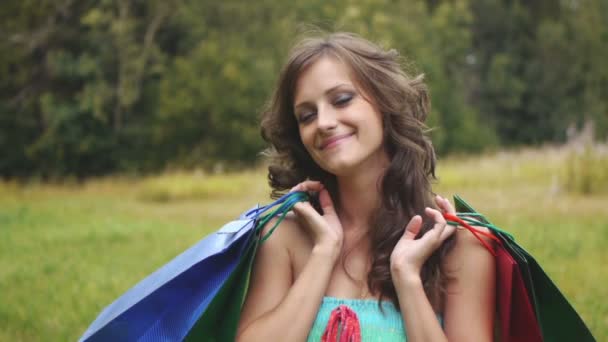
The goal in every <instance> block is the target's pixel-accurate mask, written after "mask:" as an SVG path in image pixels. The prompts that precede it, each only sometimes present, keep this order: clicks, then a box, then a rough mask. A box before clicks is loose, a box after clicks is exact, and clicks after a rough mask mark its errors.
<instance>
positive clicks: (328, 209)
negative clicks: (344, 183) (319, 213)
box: [319, 189, 337, 216]
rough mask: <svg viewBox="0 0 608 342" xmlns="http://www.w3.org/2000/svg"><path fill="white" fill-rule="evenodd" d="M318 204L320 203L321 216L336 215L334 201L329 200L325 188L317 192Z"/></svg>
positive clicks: (329, 197)
mask: <svg viewBox="0 0 608 342" xmlns="http://www.w3.org/2000/svg"><path fill="white" fill-rule="evenodd" d="M319 204H320V205H321V209H323V216H337V214H336V209H335V208H334V202H333V201H332V200H331V196H329V191H327V189H321V191H320V192H319Z"/></svg>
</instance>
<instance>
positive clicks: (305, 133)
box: [299, 128, 314, 153]
mask: <svg viewBox="0 0 608 342" xmlns="http://www.w3.org/2000/svg"><path fill="white" fill-rule="evenodd" d="M299 132H300V141H301V142H302V145H304V147H305V148H306V150H307V151H308V152H309V153H310V150H311V149H312V146H313V144H314V135H313V134H312V133H311V131H310V130H309V129H306V128H304V129H302V128H300V129H299Z"/></svg>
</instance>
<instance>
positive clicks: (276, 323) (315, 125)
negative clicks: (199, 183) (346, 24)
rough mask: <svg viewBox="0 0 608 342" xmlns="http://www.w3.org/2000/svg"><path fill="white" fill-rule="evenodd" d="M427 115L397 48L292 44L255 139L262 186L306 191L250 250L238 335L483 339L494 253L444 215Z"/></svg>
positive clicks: (489, 315)
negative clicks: (265, 157)
mask: <svg viewBox="0 0 608 342" xmlns="http://www.w3.org/2000/svg"><path fill="white" fill-rule="evenodd" d="M428 112H429V98H428V93H427V89H426V86H425V84H424V83H423V78H422V76H418V77H410V76H409V75H407V74H406V73H405V72H404V71H403V70H402V68H401V67H400V63H399V59H398V54H397V53H396V52H395V51H394V50H390V51H385V50H382V49H381V48H379V47H378V46H376V45H374V44H373V43H371V42H369V41H367V40H365V39H363V38H360V37H358V36H356V35H354V34H349V33H334V34H330V35H327V36H324V37H316V38H307V39H305V40H303V41H301V42H300V43H299V44H298V45H296V46H295V47H294V49H293V50H292V52H291V55H290V57H289V59H288V61H287V63H286V65H285V66H284V69H283V71H282V73H281V75H280V78H279V81H278V85H277V89H276V91H275V93H274V95H273V97H272V100H271V102H270V104H269V106H268V109H267V110H266V111H265V112H264V114H263V118H262V135H263V137H264V139H265V140H267V141H268V142H270V144H271V145H272V149H271V150H270V152H269V153H270V154H271V157H272V163H271V166H270V167H269V180H270V184H271V186H272V188H273V195H274V196H277V195H279V194H281V193H284V192H286V191H288V190H291V191H307V192H309V193H310V194H312V195H313V200H312V201H311V203H298V204H297V205H296V206H295V207H294V212H295V214H293V215H291V216H288V217H287V218H286V219H285V220H284V221H283V222H282V223H281V226H280V227H279V228H278V229H276V231H275V232H274V234H273V236H272V237H271V238H270V239H268V240H267V241H266V242H265V243H263V244H262V245H261V246H260V249H259V251H258V254H257V256H256V259H255V265H254V269H253V273H252V277H251V282H250V286H249V292H248V294H247V299H246V301H245V303H244V307H243V311H242V315H241V319H240V323H239V330H238V337H237V340H238V341H320V340H321V339H322V337H324V338H325V340H328V338H329V337H331V336H332V334H333V335H335V334H336V332H337V333H338V334H341V335H342V337H343V338H344V337H348V338H353V339H352V341H356V340H357V339H358V340H362V341H365V342H366V341H404V340H406V339H407V341H446V340H449V341H491V340H492V337H493V322H494V311H495V300H494V293H495V268H494V267H495V266H494V258H493V256H492V255H491V254H490V253H489V252H488V251H487V250H486V249H485V248H484V246H483V245H482V244H480V243H479V241H477V240H476V239H475V237H474V236H473V235H472V234H471V233H469V232H468V231H466V230H464V229H456V228H455V227H453V226H450V225H446V222H445V220H444V218H443V216H442V211H444V212H453V211H454V209H453V208H452V206H451V204H450V203H449V202H448V201H447V200H446V199H444V198H442V197H440V196H433V193H432V190H431V185H430V181H431V179H432V178H434V176H435V175H434V169H435V153H434V150H433V146H432V144H431V141H430V139H429V138H428V137H427V136H426V134H425V133H426V126H425V124H424V122H425V119H426V117H427V115H428ZM269 226H271V225H269ZM480 229H483V228H480ZM346 335H349V336H346ZM349 341H350V339H349Z"/></svg>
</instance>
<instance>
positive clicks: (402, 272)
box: [391, 196, 456, 281]
mask: <svg viewBox="0 0 608 342" xmlns="http://www.w3.org/2000/svg"><path fill="white" fill-rule="evenodd" d="M435 202H436V203H437V205H438V207H439V208H440V209H441V211H443V212H447V213H451V214H454V213H455V211H454V208H453V207H452V205H451V204H450V202H449V201H448V200H446V199H445V198H443V197H440V196H436V197H435ZM425 214H426V215H427V216H428V217H429V218H431V219H433V220H434V221H435V226H434V227H433V228H432V229H431V230H429V231H428V232H426V233H425V234H424V235H423V236H422V237H421V238H419V239H416V236H417V235H418V233H419V232H420V228H421V227H422V217H420V215H416V216H414V217H412V219H411V220H410V222H409V223H408V224H407V226H406V227H405V232H404V233H403V236H402V237H401V239H400V240H399V242H397V245H396V246H395V248H394V249H393V252H392V253H391V275H392V276H393V281H401V280H405V279H408V278H412V277H414V278H416V277H418V278H419V277H420V271H421V270H422V265H423V264H424V262H425V261H426V260H427V259H428V258H429V256H431V254H432V253H433V252H434V251H435V250H436V249H437V248H439V246H441V244H442V243H443V242H444V241H445V240H446V239H447V238H448V237H450V236H451V235H452V234H453V233H454V231H456V227H455V226H452V225H448V224H447V223H446V221H445V219H444V218H443V215H442V214H441V212H440V211H439V210H435V209H432V208H428V207H427V208H426V209H425Z"/></svg>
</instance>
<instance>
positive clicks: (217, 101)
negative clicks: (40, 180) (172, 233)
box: [0, 0, 608, 177]
mask: <svg viewBox="0 0 608 342" xmlns="http://www.w3.org/2000/svg"><path fill="white" fill-rule="evenodd" d="M607 7H608V4H607V3H606V2H605V1H600V0H580V1H565V0H564V1H552V0H540V1H534V2H528V1H522V0H450V1H445V0H444V1H442V0H411V1H408V2H395V1H390V0H358V1H353V0H338V1H335V2H331V3H329V2H325V1H320V0H308V1H301V0H298V1H295V2H290V3H287V2H276V1H270V0H262V1H256V2H248V1H243V0H225V1H222V2H216V1H201V0H197V1H194V0H171V1H160V0H151V1H140V0H124V1H118V0H100V1H91V0H85V1H73V0H42V1H32V0H23V1H17V0H6V1H3V2H2V3H0V31H1V32H3V33H5V35H4V36H5V37H6V39H3V40H0V153H2V155H3V158H2V159H1V160H0V175H3V176H6V177H17V176H20V177H27V176H36V175H39V176H43V177H62V176H66V175H75V176H78V177H86V176H88V175H94V174H104V173H107V172H113V171H136V172H141V171H153V170H159V169H162V168H163V167H167V166H176V167H198V166H205V167H213V166H215V165H216V164H229V165H233V166H236V165H251V164H252V163H254V162H255V161H256V160H257V159H258V156H257V152H258V151H260V150H261V149H262V148H263V145H262V141H261V139H260V137H259V130H258V125H257V122H258V115H259V112H260V110H261V108H262V107H263V105H264V101H265V100H266V99H267V98H268V96H269V94H270V91H271V90H272V87H273V84H274V82H275V80H276V77H277V76H278V72H279V67H280V65H281V63H282V61H283V58H284V57H285V54H286V52H287V50H288V47H289V45H290V44H291V43H292V42H293V41H294V40H295V37H296V36H298V35H299V34H301V33H303V32H305V31H307V30H308V29H309V28H311V27H321V28H322V29H326V30H328V31H337V30H346V31H353V32H357V33H359V34H361V35H363V36H365V37H367V38H370V39H372V40H374V41H377V42H379V43H380V44H381V45H383V46H386V47H391V48H395V49H396V50H398V51H399V52H400V53H402V55H403V56H404V59H403V62H404V67H405V68H406V69H407V70H408V71H409V72H410V74H418V73H425V75H426V80H427V82H428V84H429V87H430V91H431V97H432V103H433V105H432V111H431V114H430V116H429V120H428V125H429V126H430V127H431V128H433V129H434V132H433V134H432V136H433V140H434V142H435V145H436V147H437V149H438V151H439V152H440V153H442V154H443V153H451V152H457V151H469V152H471V151H480V150H483V149H485V148H488V147H493V146H495V145H496V144H498V143H501V144H507V145H513V144H528V143H541V142H546V141H560V140H563V139H564V138H565V132H566V127H569V125H572V124H581V123H582V122H583V121H586V120H593V121H594V122H595V123H596V125H595V127H596V128H597V131H598V132H597V133H598V134H599V136H600V137H605V136H606V132H608V108H606V106H607V101H606V99H605V94H606V93H608V89H607V88H608V69H606V68H604V67H603V63H604V61H605V60H607V59H608V44H607V43H608V42H607V40H608V25H605V23H606V22H607V21H608V8H607Z"/></svg>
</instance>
